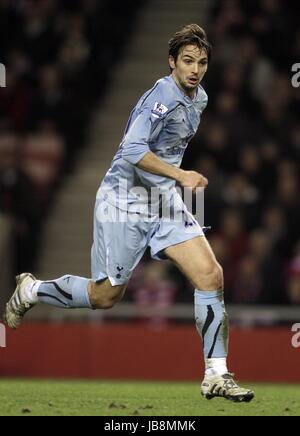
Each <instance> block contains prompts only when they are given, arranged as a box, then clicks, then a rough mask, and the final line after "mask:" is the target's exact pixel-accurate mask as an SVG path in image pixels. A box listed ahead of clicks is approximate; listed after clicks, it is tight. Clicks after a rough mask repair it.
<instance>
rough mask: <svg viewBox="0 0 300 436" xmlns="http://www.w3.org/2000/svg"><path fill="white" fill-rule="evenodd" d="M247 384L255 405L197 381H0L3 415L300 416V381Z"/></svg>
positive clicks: (0, 408) (1, 413)
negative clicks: (211, 395)
mask: <svg viewBox="0 0 300 436" xmlns="http://www.w3.org/2000/svg"><path fill="white" fill-rule="evenodd" d="M243 385H244V384H243ZM246 386H247V387H248V386H249V387H251V388H253V389H254V390H255V393H256V398H255V399H254V400H253V402H252V403H250V404H245V403H242V404H235V403H231V402H229V401H226V400H223V399H213V400H211V401H208V400H205V399H203V398H202V397H201V396H200V393H199V392H200V389H199V385H198V384H195V383H159V382H157V383H151V382H150V383H146V382H145V383H141V382H99V381H90V382H87V381H80V382H78V381H39V380H36V381H24V380H0V416H18V415H21V416H86V415H87V416H168V415H170V416H247V415H249V416H257V415H258V416H274V415H275V416H276V415H279V416H300V385H255V384H251V383H250V384H246Z"/></svg>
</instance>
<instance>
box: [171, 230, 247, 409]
mask: <svg viewBox="0 0 300 436" xmlns="http://www.w3.org/2000/svg"><path fill="white" fill-rule="evenodd" d="M164 253H165V255H166V256H167V257H168V258H169V259H170V260H172V261H173V262H174V263H175V264H176V265H177V266H178V268H179V269H180V270H181V271H182V272H183V274H184V275H185V276H186V277H187V278H188V280H189V281H190V282H191V283H192V284H193V285H194V287H195V289H196V291H195V316H196V325H197V330H198V332H199V334H200V335H201V337H202V339H203V346H204V355H205V364H206V371H205V380H204V382H203V384H202V394H203V395H204V396H205V397H206V398H208V399H211V398H213V397H216V396H223V397H225V398H227V399H230V400H233V401H251V400H252V398H253V397H254V394H253V392H252V391H249V390H246V389H242V388H240V387H239V386H238V385H237V384H236V383H235V381H234V380H233V376H232V375H231V374H230V373H229V372H228V370H227V364H226V358H227V354H228V337H229V325H228V316H227V313H226V310H225V304H224V279H223V270H222V268H221V266H220V265H219V264H218V262H217V260H216V258H215V255H214V253H213V251H212V249H211V247H210V245H209V243H208V241H207V239H206V238H205V237H204V236H200V237H196V238H193V239H190V240H187V241H185V242H183V243H180V244H176V245H173V246H170V247H168V248H166V249H165V251H164Z"/></svg>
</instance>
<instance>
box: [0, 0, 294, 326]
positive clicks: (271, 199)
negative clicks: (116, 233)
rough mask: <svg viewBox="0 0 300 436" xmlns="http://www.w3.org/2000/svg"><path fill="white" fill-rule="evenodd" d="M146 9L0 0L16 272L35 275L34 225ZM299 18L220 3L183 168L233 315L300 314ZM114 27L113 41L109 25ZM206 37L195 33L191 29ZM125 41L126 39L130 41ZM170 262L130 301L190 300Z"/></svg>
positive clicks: (290, 12)
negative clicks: (270, 309) (270, 310)
mask: <svg viewBox="0 0 300 436" xmlns="http://www.w3.org/2000/svg"><path fill="white" fill-rule="evenodd" d="M139 3H141V2H137V1H133V0H132V1H126V2H119V3H118V7H117V10H116V7H115V4H114V3H113V2H111V1H109V0H59V1H58V0H39V1H34V0H0V35H1V36H0V54H1V62H2V63H4V64H5V65H6V67H7V87H6V88H2V89H1V90H0V214H1V213H3V214H5V215H6V216H8V217H9V218H10V220H11V223H12V226H13V246H14V253H15V256H14V259H15V263H14V270H15V272H20V271H26V270H30V271H34V270H35V268H36V260H37V253H38V249H39V241H40V240H41V239H42V237H41V235H42V231H43V229H42V223H43V221H44V218H45V216H46V214H47V213H48V211H49V208H50V207H51V203H52V201H53V198H55V195H54V194H55V193H56V192H57V189H58V188H59V186H60V182H61V180H62V178H63V176H64V175H65V174H66V173H68V172H70V171H72V169H73V167H74V162H76V157H77V152H78V151H79V150H80V149H81V148H82V147H83V146H84V144H85V135H86V132H87V129H88V123H89V120H90V116H91V114H92V111H93V108H94V105H95V103H96V102H98V101H99V100H100V99H101V97H103V94H104V92H105V89H106V85H107V83H108V80H109V70H110V68H111V67H112V66H113V65H114V62H116V60H118V59H119V58H120V56H121V55H122V53H123V47H124V44H125V43H126V37H128V36H129V35H130V29H131V28H132V24H133V20H134V17H135V12H136V11H137V6H138V5H139ZM296 11H297V5H296V2H294V1H292V0H290V1H288V2H283V1H281V0H225V1H224V0H215V1H212V2H211V15H210V24H209V25H208V28H207V30H208V35H209V39H210V40H211V41H212V43H213V47H214V48H213V57H212V62H211V64H210V67H209V72H208V74H207V78H206V80H205V83H204V87H205V89H206V91H207V92H208V95H209V105H208V108H207V110H206V111H205V115H204V117H203V120H202V123H201V127H200V130H199V132H198V134H197V136H196V137H195V138H194V140H193V142H192V143H191V145H190V147H189V150H188V152H187V155H186V158H185V161H184V167H186V168H189V169H191V168H193V169H195V170H197V171H199V172H201V173H203V174H204V175H205V176H206V177H207V178H208V179H209V181H210V184H209V188H208V189H207V192H206V196H205V222H206V225H211V226H212V231H211V232H210V234H209V235H208V238H209V240H210V242H211V244H212V246H213V249H214V251H215V253H216V255H217V257H218V260H219V261H220V263H221V264H222V265H223V267H224V272H225V281H226V285H225V286H226V294H227V301H228V302H230V303H272V304H273V303H275V304H276V303H277V304H282V303H290V304H300V234H299V230H298V223H299V219H300V203H299V191H300V181H299V174H300V173H299V163H300V122H299V99H300V89H296V88H293V87H292V84H291V78H292V72H291V68H292V65H293V64H294V63H297V62H300V31H299V29H298V23H297V18H298V17H297V14H296ZM112 22H113V23H114V25H113V28H112V25H111V23H112ZM200 24H201V23H200ZM125 36H126V37H125ZM191 292H193V289H192V288H191V286H190V285H189V284H188V283H187V282H186V280H185V279H184V278H183V277H182V275H181V274H180V273H179V272H178V271H177V269H176V268H174V267H172V266H171V265H170V263H168V262H165V263H149V262H147V260H145V261H144V262H143V263H141V264H140V266H139V267H138V268H137V270H136V273H135V274H134V276H133V279H132V281H131V284H130V287H129V291H128V296H127V298H129V299H131V300H133V301H135V302H136V304H137V305H138V306H139V307H140V308H141V314H143V315H141V316H142V318H145V317H146V315H145V313H144V310H145V309H146V308H147V307H148V306H149V304H151V305H152V307H157V313H158V315H157V317H155V319H153V317H152V318H151V322H154V323H155V324H156V325H160V324H161V323H162V324H163V323H164V322H165V318H164V316H163V313H164V311H167V310H168V308H169V307H170V305H171V304H172V302H174V301H177V302H185V301H191V295H190V293H191Z"/></svg>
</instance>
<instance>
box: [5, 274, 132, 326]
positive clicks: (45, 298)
mask: <svg viewBox="0 0 300 436" xmlns="http://www.w3.org/2000/svg"><path fill="white" fill-rule="evenodd" d="M126 287H127V283H126V284H122V285H118V286H112V285H111V283H110V281H109V280H108V279H106V280H102V281H101V282H97V283H95V282H93V281H92V280H88V279H85V278H83V277H76V276H70V275H69V276H64V277H61V278H59V279H56V280H52V281H45V282H42V281H39V280H36V279H35V277H34V276H33V275H32V274H29V273H26V274H22V275H20V276H18V277H17V287H16V290H15V292H14V294H13V296H12V297H11V299H10V301H9V302H8V303H7V305H6V309H5V313H4V317H3V318H4V321H5V322H6V324H7V325H8V326H9V327H11V328H13V329H17V328H18V327H19V326H20V324H21V322H22V320H23V318H24V316H25V314H26V313H27V312H28V311H29V310H30V309H32V308H33V307H34V306H36V305H37V304H38V303H44V304H49V305H51V306H56V307H59V308H63V309H79V308H87V309H110V308H112V307H113V306H114V305H115V304H116V303H117V302H119V301H120V300H121V299H122V297H123V295H124V293H125V290H126Z"/></svg>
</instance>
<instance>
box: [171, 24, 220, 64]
mask: <svg viewBox="0 0 300 436" xmlns="http://www.w3.org/2000/svg"><path fill="white" fill-rule="evenodd" d="M186 45H196V46H197V47H199V48H200V49H204V50H205V51H206V53H207V57H208V61H210V59H211V51H212V46H211V44H210V43H209V42H208V39H207V35H206V32H205V30H204V29H202V27H200V26H198V24H188V25H186V26H184V27H183V28H182V29H181V30H179V32H176V33H175V35H174V36H173V38H172V39H170V41H169V56H173V58H174V60H175V62H177V59H178V56H179V53H180V50H181V49H182V48H183V47H185V46H186Z"/></svg>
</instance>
